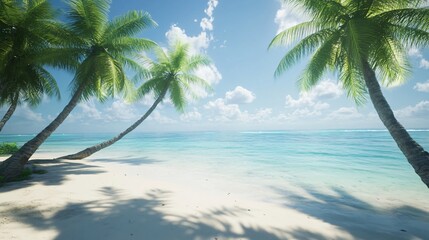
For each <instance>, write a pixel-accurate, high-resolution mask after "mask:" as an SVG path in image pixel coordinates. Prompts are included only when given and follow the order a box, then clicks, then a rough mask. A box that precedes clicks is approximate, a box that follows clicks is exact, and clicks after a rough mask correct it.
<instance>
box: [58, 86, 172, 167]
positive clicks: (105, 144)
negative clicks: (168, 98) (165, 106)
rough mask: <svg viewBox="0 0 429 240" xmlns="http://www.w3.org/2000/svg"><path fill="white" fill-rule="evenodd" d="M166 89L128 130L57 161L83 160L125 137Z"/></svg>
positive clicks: (139, 122)
mask: <svg viewBox="0 0 429 240" xmlns="http://www.w3.org/2000/svg"><path fill="white" fill-rule="evenodd" d="M167 90H168V87H167V88H165V89H164V91H163V92H162V93H161V95H160V96H159V97H158V98H157V99H156V101H155V102H154V103H153V104H152V106H151V107H150V108H149V109H148V110H147V111H146V113H145V114H144V115H143V116H142V117H141V118H140V119H139V120H137V121H136V122H135V123H134V124H133V125H131V126H130V127H129V128H127V129H126V130H125V131H123V132H121V133H120V134H118V135H117V136H116V137H114V138H111V139H109V140H107V141H104V142H102V143H99V144H97V145H94V146H92V147H89V148H86V149H84V150H82V151H80V152H77V153H75V154H70V155H67V156H62V157H59V158H57V159H71V160H79V159H84V158H86V157H89V156H91V155H92V154H94V153H96V152H98V151H100V150H102V149H104V148H106V147H109V146H110V145H112V144H114V143H115V142H117V141H119V140H121V138H123V137H124V136H125V135H127V134H128V133H130V132H131V131H133V130H134V129H135V128H136V127H138V126H139V125H140V124H141V123H142V122H143V121H144V120H145V119H146V118H147V117H148V116H149V115H150V114H151V113H152V112H153V110H155V108H156V106H157V105H158V104H159V103H160V102H161V101H162V99H164V96H165V94H166V93H167Z"/></svg>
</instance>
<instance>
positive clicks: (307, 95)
mask: <svg viewBox="0 0 429 240" xmlns="http://www.w3.org/2000/svg"><path fill="white" fill-rule="evenodd" d="M342 94H343V90H342V89H341V86H340V85H339V84H336V83H334V82H332V81H329V80H325V81H322V82H320V83H319V84H318V85H316V86H315V87H313V88H312V89H311V90H310V91H308V92H301V93H300V94H299V98H297V99H294V98H293V97H292V96H290V95H287V96H286V107H288V108H300V107H313V108H317V109H319V110H321V109H326V108H328V107H329V104H327V103H325V102H322V100H329V99H335V98H338V97H340V96H341V95H342Z"/></svg>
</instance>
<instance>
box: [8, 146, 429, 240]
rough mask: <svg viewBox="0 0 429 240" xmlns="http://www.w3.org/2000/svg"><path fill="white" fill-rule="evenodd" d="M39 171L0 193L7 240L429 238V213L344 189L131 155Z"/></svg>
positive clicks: (52, 165)
mask: <svg viewBox="0 0 429 240" xmlns="http://www.w3.org/2000/svg"><path fill="white" fill-rule="evenodd" d="M52 157H54V156H52V155H49V154H35V156H34V157H33V159H41V158H45V159H46V158H52ZM3 159H4V158H0V160H3ZM37 165H38V166H39V168H41V169H45V170H47V171H48V172H47V173H46V174H43V175H33V176H32V179H30V180H25V181H22V182H15V183H8V184H6V185H5V186H3V187H1V188H0V196H1V198H0V213H1V214H0V215H1V218H0V219H1V222H0V239H26V238H28V236H31V238H32V239H96V238H104V239H219V240H220V239H305V238H313V239H381V238H392V237H394V238H395V239H424V237H425V236H427V233H428V230H427V229H429V217H428V216H429V209H428V208H427V207H426V208H425V207H424V206H423V207H422V206H410V205H402V204H401V203H400V202H398V203H396V204H393V205H392V204H389V203H388V202H371V201H372V200H371V199H361V198H360V197H357V195H356V194H354V193H351V192H348V191H346V190H344V189H341V188H336V187H333V188H332V189H330V190H329V191H324V190H322V189H311V188H308V189H306V188H303V187H300V186H294V185H289V184H288V183H287V182H284V183H279V184H278V185H277V186H269V185H266V184H264V183H263V182H261V184H255V182H246V179H242V178H241V179H240V177H237V179H236V180H234V176H229V175H228V174H230V173H213V172H202V171H200V170H197V169H195V171H193V170H194V169H189V166H184V167H180V166H179V165H177V164H170V163H164V162H162V161H149V160H147V159H146V160H145V159H138V158H129V157H128V158H127V157H124V158H123V159H118V158H117V157H115V158H109V157H107V156H99V155H98V156H97V157H92V158H89V159H85V160H79V161H62V162H60V163H44V164H40V163H39V164H37ZM379 197H380V198H381V197H382V193H381V194H380V196H379Z"/></svg>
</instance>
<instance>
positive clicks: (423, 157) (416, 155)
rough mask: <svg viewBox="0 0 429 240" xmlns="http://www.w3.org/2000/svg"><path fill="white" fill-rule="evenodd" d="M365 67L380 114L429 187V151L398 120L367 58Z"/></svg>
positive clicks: (366, 79) (372, 98)
mask: <svg viewBox="0 0 429 240" xmlns="http://www.w3.org/2000/svg"><path fill="white" fill-rule="evenodd" d="M363 68H364V79H365V84H366V86H367V88H368V92H369V96H370V98H371V101H372V103H373V105H374V108H375V110H376V111H377V114H378V116H379V117H380V119H381V121H382V122H383V124H384V126H386V128H387V130H388V131H389V133H390V135H391V136H392V138H393V139H394V140H395V142H396V144H397V145H398V147H399V149H400V150H401V151H402V153H403V154H404V155H405V157H406V158H407V160H408V162H409V163H410V164H411V166H412V167H413V168H414V171H415V172H416V173H417V175H419V177H420V178H421V180H422V181H423V183H424V184H426V186H427V187H428V188H429V153H428V152H427V151H425V150H424V149H423V147H422V146H420V145H419V144H418V143H417V142H416V141H414V139H413V138H411V136H410V134H409V133H408V132H407V131H406V130H405V128H404V127H403V126H402V125H401V124H400V123H399V122H398V120H396V118H395V115H394V114H393V111H392V109H391V108H390V106H389V104H388V103H387V101H386V99H385V98H384V96H383V93H382V92H381V89H380V84H379V83H378V81H377V78H376V75H375V72H374V70H373V69H372V68H371V66H370V64H369V63H368V62H367V61H366V60H363Z"/></svg>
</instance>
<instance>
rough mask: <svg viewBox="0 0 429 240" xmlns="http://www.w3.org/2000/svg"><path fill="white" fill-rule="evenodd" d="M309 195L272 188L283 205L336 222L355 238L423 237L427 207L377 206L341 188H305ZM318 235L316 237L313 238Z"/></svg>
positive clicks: (428, 227)
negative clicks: (326, 189)
mask: <svg viewBox="0 0 429 240" xmlns="http://www.w3.org/2000/svg"><path fill="white" fill-rule="evenodd" d="M304 189H305V191H306V193H308V194H309V195H308V196H309V197H304V196H303V195H302V194H296V193H294V192H291V191H288V190H283V189H275V190H276V191H277V192H278V193H280V195H281V196H282V198H283V199H284V205H285V206H287V207H291V208H293V209H296V210H298V211H300V212H302V213H305V214H307V215H309V216H312V217H315V218H317V219H320V220H322V221H324V222H327V223H330V224H332V225H335V226H337V227H339V228H341V229H342V230H344V231H346V232H348V233H350V234H351V235H352V236H353V237H355V238H356V239H426V238H427V237H428V234H429V211H427V210H423V209H419V208H415V207H412V206H409V205H403V206H400V207H393V208H379V207H376V206H375V205H374V204H372V203H370V202H366V201H364V200H361V199H359V198H357V197H355V196H353V195H352V194H350V193H348V192H347V191H345V190H343V189H340V188H332V190H333V192H334V194H327V193H323V192H321V191H318V190H314V189H312V188H304ZM316 239H317V238H316Z"/></svg>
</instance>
